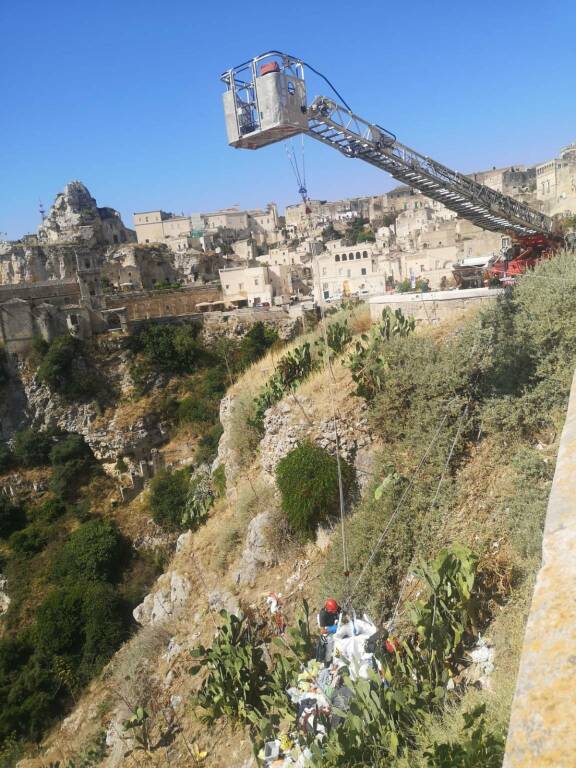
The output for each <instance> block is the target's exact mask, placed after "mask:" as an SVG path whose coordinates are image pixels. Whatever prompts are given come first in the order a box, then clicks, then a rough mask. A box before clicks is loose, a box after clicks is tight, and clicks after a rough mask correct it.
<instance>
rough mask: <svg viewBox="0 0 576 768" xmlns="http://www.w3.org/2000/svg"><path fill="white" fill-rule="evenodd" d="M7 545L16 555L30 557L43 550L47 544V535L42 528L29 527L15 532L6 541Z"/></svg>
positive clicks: (36, 526)
mask: <svg viewBox="0 0 576 768" xmlns="http://www.w3.org/2000/svg"><path fill="white" fill-rule="evenodd" d="M8 543H9V544H10V547H11V549H12V550H13V551H14V552H15V553H16V554H18V555H23V556H24V557H32V555H35V554H36V553H37V552H40V551H41V550H42V549H44V547H45V546H46V544H47V543H48V535H47V533H46V530H45V529H44V528H41V527H40V526H38V525H30V526H28V527H27V528H23V529H22V530H20V531H15V532H14V533H13V534H12V535H11V536H10V538H9V539H8Z"/></svg>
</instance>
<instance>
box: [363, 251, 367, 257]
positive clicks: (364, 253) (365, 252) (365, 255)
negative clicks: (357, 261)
mask: <svg viewBox="0 0 576 768" xmlns="http://www.w3.org/2000/svg"><path fill="white" fill-rule="evenodd" d="M362 258H363V259H367V258H368V251H362Z"/></svg>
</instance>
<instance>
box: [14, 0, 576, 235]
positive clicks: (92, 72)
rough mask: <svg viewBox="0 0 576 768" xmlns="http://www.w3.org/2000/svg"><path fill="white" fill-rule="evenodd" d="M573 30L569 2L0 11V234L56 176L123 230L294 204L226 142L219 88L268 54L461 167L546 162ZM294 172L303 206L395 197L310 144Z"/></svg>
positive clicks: (567, 80) (64, 2) (267, 157)
mask: <svg viewBox="0 0 576 768" xmlns="http://www.w3.org/2000/svg"><path fill="white" fill-rule="evenodd" d="M575 26H576V5H575V4H574V3H573V1H572V0H560V1H559V0H548V2H547V3H543V2H542V1H541V0H538V2H535V1H534V0H524V2H519V1H518V0H504V1H503V0H499V1H498V2H495V1H494V0H484V1H483V2H482V3H474V2H468V3H464V2H452V1H449V2H438V1H436V2H434V0H428V1H427V2H424V1H423V0H411V1H409V2H405V3H398V2H395V3H390V2H385V1H382V0H380V1H379V2H376V1H375V0H363V2H356V3H355V2H351V1H350V0H346V1H345V2H342V1H341V0H333V1H332V2H330V3H318V2H314V0H307V1H306V2H304V1H303V0H294V1H293V2H282V3H276V4H275V3H274V2H252V3H249V4H246V3H238V2H234V3H233V2H230V0H219V2H213V3H208V2H190V0H188V2H183V1H181V0H172V2H171V3H159V2H150V1H149V0H139V2H134V1H133V0H120V1H118V0H117V2H110V0H99V2H97V3H94V2H77V1H76V2H72V1H71V0H52V2H44V1H42V2H41V1H40V0H36V1H35V2H31V1H30V0H18V2H17V1H16V0H0V30H1V31H2V36H1V40H2V42H1V44H0V94H1V96H0V98H1V101H0V233H3V232H7V233H8V236H9V237H11V238H15V237H18V236H20V235H22V234H23V233H25V232H29V231H33V230H35V229H36V227H37V225H38V222H39V216H38V201H39V200H42V201H43V203H44V205H45V206H48V205H50V204H51V203H52V201H53V199H54V196H55V195H56V193H57V192H58V191H59V190H60V189H62V187H63V186H64V184H65V183H66V182H67V181H70V180H71V179H81V180H82V181H84V182H85V183H86V184H87V186H88V188H89V189H90V191H91V192H92V194H93V195H94V196H95V197H96V199H97V200H98V203H99V204H100V205H110V206H112V207H115V208H117V209H118V210H120V211H121V213H122V215H123V216H124V219H125V221H126V223H127V224H129V225H131V215H132V213H133V212H134V211H138V210H150V209H154V208H159V207H161V208H164V209H165V210H173V211H177V212H179V211H185V212H190V211H198V210H210V209H214V208H219V207H224V206H229V205H233V204H235V203H239V204H240V205H242V206H245V207H255V206H261V205H264V204H265V203H266V202H268V201H269V200H276V201H278V203H279V204H280V205H282V206H284V205H286V204H288V203H291V202H296V201H297V198H298V195H297V189H296V183H295V180H294V178H293V176H292V173H291V170H290V167H289V164H288V160H287V157H286V152H285V150H284V148H283V146H282V145H281V144H279V145H275V146H272V147H268V148H266V149H262V150H259V151H257V152H249V151H243V150H233V149H231V148H229V147H228V146H227V144H226V138H225V130H224V123H223V118H222V110H221V97H220V94H221V91H222V88H221V83H220V82H219V74H220V73H221V72H222V71H223V70H224V69H226V68H228V67H229V66H232V65H235V64H238V63H240V62H242V61H244V60H245V59H248V58H250V57H251V56H253V55H256V54H258V53H261V52H263V51H266V50H269V49H279V50H286V51H288V52H289V53H293V54H294V55H298V56H301V57H302V58H303V59H305V60H307V61H309V62H310V63H311V64H312V65H314V66H315V67H316V68H318V69H320V70H321V71H322V72H324V73H325V74H327V75H328V77H329V78H330V79H331V80H332V81H333V82H334V83H335V84H336V86H337V87H338V89H339V90H340V91H341V93H342V94H343V95H344V97H345V98H346V99H347V101H348V102H349V103H350V104H351V106H352V108H353V109H354V110H355V111H356V112H357V113H358V114H360V115H361V116H363V117H365V118H367V119H369V120H373V121H374V122H378V123H380V124H381V125H384V126H386V127H388V128H389V129H391V130H392V131H394V132H395V133H396V134H397V136H398V138H399V140H400V141H402V142H404V143H406V144H408V145H410V146H412V147H414V148H415V149H417V150H419V151H420V152H423V153H425V154H428V155H431V156H432V157H434V158H435V159H437V160H439V161H441V162H444V163H445V164H447V165H449V166H451V167H454V168H456V169H458V170H462V171H471V170H478V169H484V168H489V167H491V166H492V165H508V164H512V163H522V162H537V161H540V160H543V159H547V158H549V157H552V156H553V155H554V154H555V153H556V152H557V150H558V148H559V147H561V146H563V145H565V144H567V143H569V142H570V141H573V140H575V139H576V87H575V79H576V45H575V43H574V29H575ZM325 90H326V88H325V86H324V85H321V84H320V83H318V82H312V83H311V84H310V87H309V91H310V93H309V95H310V96H314V95H317V94H318V93H323V92H325ZM306 163H307V176H308V188H309V192H310V196H311V197H313V198H320V199H335V198H338V197H344V196H352V195H359V194H373V193H378V192H383V191H385V190H386V189H389V188H390V187H392V186H393V185H394V182H393V180H391V179H390V178H389V177H388V176H387V175H386V174H384V173H382V172H381V171H378V170H376V169H373V168H371V167H370V166H367V165H365V164H363V163H362V162H360V161H354V160H348V159H346V158H344V157H341V156H340V155H339V154H338V153H336V152H335V151H333V150H332V149H330V148H329V147H324V146H323V145H321V144H319V143H317V142H314V141H313V140H307V141H306Z"/></svg>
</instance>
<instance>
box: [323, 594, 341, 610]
mask: <svg viewBox="0 0 576 768" xmlns="http://www.w3.org/2000/svg"><path fill="white" fill-rule="evenodd" d="M324 608H326V610H327V611H330V613H336V611H337V610H338V603H337V602H336V600H334V598H333V597H329V598H328V600H326V602H325V603H324Z"/></svg>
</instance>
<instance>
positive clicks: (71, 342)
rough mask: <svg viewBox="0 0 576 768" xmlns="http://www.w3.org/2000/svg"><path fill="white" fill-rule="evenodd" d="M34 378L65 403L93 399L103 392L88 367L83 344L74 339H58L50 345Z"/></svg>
mask: <svg viewBox="0 0 576 768" xmlns="http://www.w3.org/2000/svg"><path fill="white" fill-rule="evenodd" d="M37 377H38V381H40V382H41V383H42V384H46V386H47V387H49V388H50V389H51V390H52V391H53V392H57V393H58V394H60V395H62V396H63V397H65V398H66V399H67V400H84V399H87V398H91V397H95V396H96V395H98V394H99V393H100V392H101V391H102V388H103V384H102V381H101V379H100V377H99V376H98V375H97V372H96V371H94V370H92V369H91V366H90V364H89V360H88V353H87V349H86V343H85V342H84V341H82V340H81V339H77V338H75V337H74V336H58V337H57V338H55V339H54V341H52V342H51V343H50V346H49V347H48V350H47V352H46V353H45V355H44V357H43V359H42V362H41V363H40V365H39V367H38V371H37Z"/></svg>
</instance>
